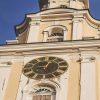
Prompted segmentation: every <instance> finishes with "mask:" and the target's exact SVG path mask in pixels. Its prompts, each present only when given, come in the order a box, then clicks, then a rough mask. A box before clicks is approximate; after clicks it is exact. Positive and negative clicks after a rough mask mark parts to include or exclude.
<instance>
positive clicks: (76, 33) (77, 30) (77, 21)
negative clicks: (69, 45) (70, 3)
mask: <svg viewBox="0 0 100 100" xmlns="http://www.w3.org/2000/svg"><path fill="white" fill-rule="evenodd" d="M82 29H83V21H82V18H74V19H73V33H72V40H80V39H82V35H83V32H82Z"/></svg>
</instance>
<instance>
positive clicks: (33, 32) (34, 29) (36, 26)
mask: <svg viewBox="0 0 100 100" xmlns="http://www.w3.org/2000/svg"><path fill="white" fill-rule="evenodd" d="M39 30H40V23H39V22H37V21H34V22H30V30H29V34H28V37H27V38H28V39H27V43H31V42H40V41H39V40H40V39H39Z"/></svg>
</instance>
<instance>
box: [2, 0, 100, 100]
mask: <svg viewBox="0 0 100 100" xmlns="http://www.w3.org/2000/svg"><path fill="white" fill-rule="evenodd" d="M41 1H42V2H41ZM41 1H39V4H40V5H39V6H40V11H39V12H38V13H36V14H28V15H26V19H25V21H24V22H23V23H22V24H21V25H18V26H16V32H17V33H16V34H17V37H16V38H17V39H16V40H14V41H8V42H7V44H6V45H2V46H0V97H1V98H0V100H100V78H99V77H100V50H99V48H100V21H97V20H95V19H93V18H92V17H91V16H90V15H89V10H88V8H89V2H88V0H82V1H79V0H77V1H72V0H61V1H59V0H53V1H52V0H50V1H49V2H46V1H45V0H41ZM76 4H77V5H76ZM86 9H87V10H86ZM8 71H9V72H8ZM6 73H7V75H6Z"/></svg>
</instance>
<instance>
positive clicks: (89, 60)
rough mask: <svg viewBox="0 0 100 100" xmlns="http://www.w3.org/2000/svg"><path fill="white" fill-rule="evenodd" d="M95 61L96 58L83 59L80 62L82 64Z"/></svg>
mask: <svg viewBox="0 0 100 100" xmlns="http://www.w3.org/2000/svg"><path fill="white" fill-rule="evenodd" d="M95 59H96V57H94V56H87V57H81V60H80V62H82V63H88V62H94V61H95Z"/></svg>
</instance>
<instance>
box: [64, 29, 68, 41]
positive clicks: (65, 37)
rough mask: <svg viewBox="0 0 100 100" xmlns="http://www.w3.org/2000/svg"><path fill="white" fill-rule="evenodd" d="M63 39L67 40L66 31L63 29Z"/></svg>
mask: <svg viewBox="0 0 100 100" xmlns="http://www.w3.org/2000/svg"><path fill="white" fill-rule="evenodd" d="M64 40H67V31H66V30H64Z"/></svg>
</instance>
